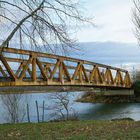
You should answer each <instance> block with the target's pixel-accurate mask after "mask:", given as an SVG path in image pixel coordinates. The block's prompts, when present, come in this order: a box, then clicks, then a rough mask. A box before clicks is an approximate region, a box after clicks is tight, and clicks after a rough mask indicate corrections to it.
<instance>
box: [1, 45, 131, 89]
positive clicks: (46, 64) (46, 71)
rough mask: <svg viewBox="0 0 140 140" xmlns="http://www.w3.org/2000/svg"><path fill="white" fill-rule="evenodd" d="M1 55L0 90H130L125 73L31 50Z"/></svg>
mask: <svg viewBox="0 0 140 140" xmlns="http://www.w3.org/2000/svg"><path fill="white" fill-rule="evenodd" d="M0 51H2V52H3V53H2V54H1V55H0V61H1V65H0V72H1V75H2V77H1V78H0V79H1V80H0V86H19V85H21V86H22V85H23V86H24V85H83V86H93V87H116V88H118V87H119V88H131V79H130V76H129V73H128V71H126V70H124V69H120V68H116V67H112V66H109V65H103V64H99V63H95V62H90V61H86V60H81V59H75V58H71V57H64V56H59V55H53V54H47V53H40V52H34V51H28V50H20V49H14V48H3V49H2V48H0ZM17 55H20V58H17ZM27 75H28V76H27Z"/></svg>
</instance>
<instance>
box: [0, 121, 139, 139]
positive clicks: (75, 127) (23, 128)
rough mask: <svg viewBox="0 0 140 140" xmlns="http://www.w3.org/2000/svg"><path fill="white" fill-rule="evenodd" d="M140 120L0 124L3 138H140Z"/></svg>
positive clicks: (0, 132)
mask: <svg viewBox="0 0 140 140" xmlns="http://www.w3.org/2000/svg"><path fill="white" fill-rule="evenodd" d="M139 132H140V121H138V122H135V121H128V120H119V121H93V120H90V121H68V122H65V121H64V122H48V123H23V124H14V125H12V124H3V125H0V139H1V140H23V139H28V140H46V139H47V140H60V139H63V140H93V139H97V140H98V139H99V140H101V139H119V140H124V139H127V140H130V139H133V140H138V139H140V133H139Z"/></svg>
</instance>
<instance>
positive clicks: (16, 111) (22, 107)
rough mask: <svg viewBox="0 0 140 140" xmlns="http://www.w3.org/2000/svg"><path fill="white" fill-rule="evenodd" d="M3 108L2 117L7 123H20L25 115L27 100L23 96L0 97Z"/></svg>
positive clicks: (9, 95)
mask: <svg viewBox="0 0 140 140" xmlns="http://www.w3.org/2000/svg"><path fill="white" fill-rule="evenodd" d="M1 100H2V103H3V106H4V108H5V114H4V117H5V119H6V121H7V122H9V123H18V122H22V121H23V119H24V117H25V115H26V103H27V102H26V101H27V98H26V97H25V95H23V94H7V95H1Z"/></svg>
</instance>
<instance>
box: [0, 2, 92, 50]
mask: <svg viewBox="0 0 140 140" xmlns="http://www.w3.org/2000/svg"><path fill="white" fill-rule="evenodd" d="M79 7H80V6H79V3H78V0H20V1H19V0H11V1H9V0H0V26H1V28H0V36H1V37H2V38H1V40H2V42H1V44H0V47H8V46H9V43H11V42H12V41H13V42H19V45H20V47H21V48H23V47H24V48H26V47H25V45H27V44H30V47H31V49H34V48H40V47H41V46H44V47H45V48H47V51H51V52H54V48H59V50H60V51H62V50H63V51H66V50H67V49H68V48H69V47H70V48H71V47H73V43H74V42H75V40H74V39H73V38H71V37H70V36H71V34H70V33H71V32H70V30H69V29H71V28H75V25H77V24H78V23H83V22H85V21H89V19H88V18H85V17H83V16H82V15H83V14H82V13H81V11H80V9H79ZM50 44H59V45H58V46H57V47H56V46H55V47H54V46H53V45H50ZM60 44H61V45H60ZM28 47H29V45H28Z"/></svg>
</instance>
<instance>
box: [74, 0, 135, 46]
mask: <svg viewBox="0 0 140 140" xmlns="http://www.w3.org/2000/svg"><path fill="white" fill-rule="evenodd" d="M80 1H81V2H82V4H83V5H84V7H85V9H84V10H85V11H86V14H88V15H89V16H92V17H93V22H94V24H95V25H96V26H97V27H93V26H83V27H82V28H81V30H80V31H79V32H78V33H77V37H78V40H79V41H80V42H93V41H101V42H104V41H115V42H126V43H136V42H137V40H136V38H135V35H134V25H133V23H132V7H133V1H132V0H80ZM84 10H83V11H84Z"/></svg>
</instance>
